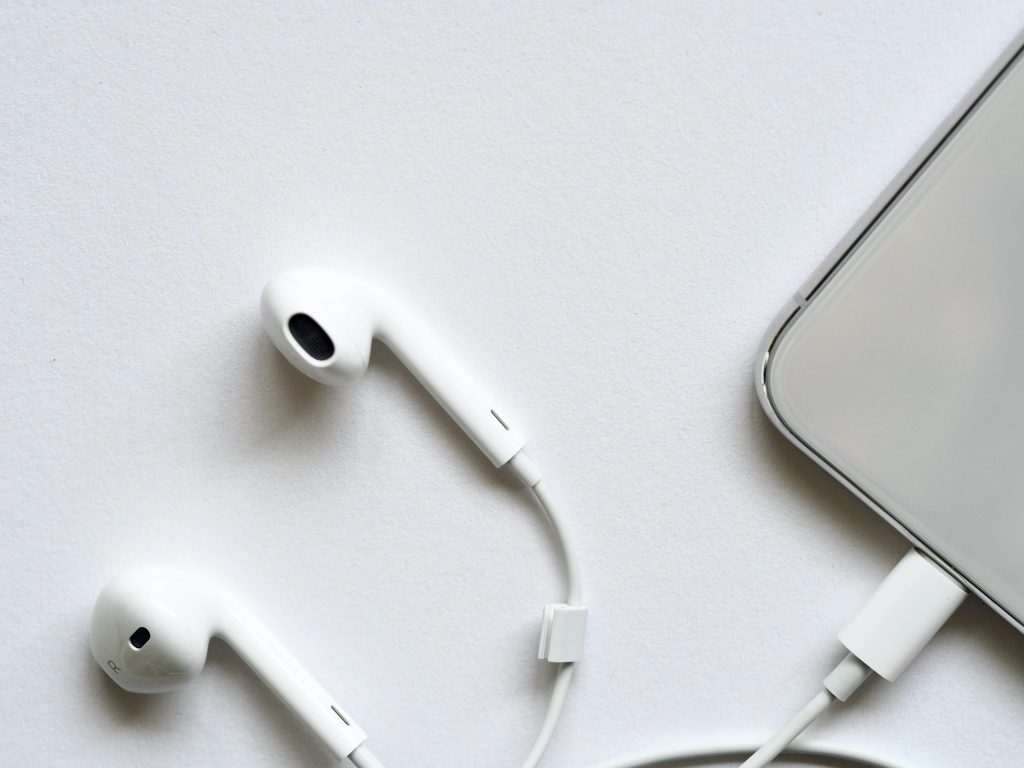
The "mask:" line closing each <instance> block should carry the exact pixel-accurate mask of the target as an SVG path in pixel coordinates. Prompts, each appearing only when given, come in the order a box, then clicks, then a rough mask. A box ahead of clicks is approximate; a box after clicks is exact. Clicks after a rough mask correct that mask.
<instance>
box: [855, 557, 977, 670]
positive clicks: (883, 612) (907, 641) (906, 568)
mask: <svg viewBox="0 0 1024 768" xmlns="http://www.w3.org/2000/svg"><path fill="white" fill-rule="evenodd" d="M966 596H967V592H966V591H965V590H964V588H963V587H961V586H960V583H959V582H957V581H956V580H955V579H953V577H952V576H950V575H949V574H947V573H946V572H945V571H943V570H942V569H941V568H939V566H937V565H936V564H935V563H933V562H932V561H931V560H929V559H928V558H926V557H925V556H924V555H922V554H921V553H919V552H917V551H916V550H911V551H910V552H908V553H907V555H906V556H905V557H904V558H903V559H902V560H901V561H900V562H899V564H898V565H897V566H896V567H895V568H893V570H892V572H891V573H890V574H889V575H888V576H887V577H886V578H885V581H883V582H882V583H881V585H879V587H878V589H876V590H875V592H874V594H873V595H872V596H871V598H870V599H869V600H868V602H867V603H866V604H865V605H864V607H863V608H862V609H861V610H860V612H859V613H858V614H857V615H856V616H854V617H853V619H852V620H851V621H850V623H849V624H847V625H846V626H845V627H843V629H842V631H841V632H840V633H839V641H840V642H841V643H842V644H843V645H845V646H846V648H847V650H849V651H850V653H852V654H853V655H854V656H856V657H857V658H858V659H860V660H861V661H863V662H864V663H865V664H867V665H868V666H869V667H871V669H873V670H874V671H875V672H876V673H877V674H879V675H881V676H882V677H884V678H885V679H886V680H889V681H890V682H891V681H893V680H895V679H896V678H897V677H899V676H900V674H902V672H903V670H904V669H906V667H907V665H908V664H909V663H910V662H911V661H913V660H914V659H915V658H916V657H917V655H918V654H919V653H920V652H921V650H922V649H923V648H924V647H925V646H926V645H927V644H928V641H929V640H931V639H932V638H933V637H934V636H935V633H936V632H938V631H939V630H940V629H942V626H943V625H944V624H945V623H946V621H948V620H949V617H950V616H952V615H953V612H954V611H956V609H957V608H958V607H959V606H960V603H962V602H963V601H964V598H965V597H966Z"/></svg>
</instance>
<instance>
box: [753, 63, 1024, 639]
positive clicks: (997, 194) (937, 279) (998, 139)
mask: <svg viewBox="0 0 1024 768" xmlns="http://www.w3.org/2000/svg"><path fill="white" fill-rule="evenodd" d="M1021 60H1022V55H1021V54H1020V53H1018V55H1017V56H1016V58H1015V59H1014V60H1013V61H1012V62H1011V63H1010V64H1009V65H1008V67H1007V68H1006V69H1004V70H1003V72H1002V74H1001V75H1000V77H999V78H998V79H997V80H996V81H995V83H994V84H993V85H992V86H991V87H990V88H989V89H988V90H987V91H986V92H985V93H984V95H983V96H982V97H981V98H980V99H979V101H978V102H977V103H976V104H975V105H974V107H973V108H972V109H971V110H970V111H969V112H968V113H967V115H966V116H965V117H964V118H963V119H962V120H961V121H960V123H959V124H958V125H957V127H956V128H955V129H954V130H953V131H952V132H951V133H950V135H949V136H948V137H947V138H946V139H945V141H944V142H943V143H942V144H940V145H939V147H938V149H937V150H936V151H935V152H933V153H932V155H931V156H930V157H929V158H928V160H927V161H926V162H925V163H924V165H923V166H922V167H921V168H920V169H919V170H918V172H917V173H916V174H915V175H914V176H913V177H912V178H911V180H910V181H909V182H908V183H907V184H906V185H905V186H904V187H903V189H902V190H901V191H900V193H899V194H898V195H897V197H896V198H894V200H893V201H892V203H891V204H890V205H889V206H888V207H887V208H886V209H885V210H884V211H883V213H882V214H881V215H880V216H879V217H878V218H877V219H876V220H875V221H874V222H873V223H872V225H871V226H870V227H869V229H868V230H867V231H866V232H865V233H864V234H863V235H862V237H861V238H860V239H859V240H858V241H857V242H856V243H855V244H854V245H853V247H852V248H851V249H850V250H849V251H848V252H847V254H846V255H845V256H844V257H843V259H842V260H841V261H840V262H839V264H838V266H837V268H836V269H835V270H834V271H833V272H832V274H831V275H830V277H829V278H828V279H827V280H826V281H825V282H824V283H822V284H821V285H820V286H819V287H818V288H817V289H816V291H815V292H814V293H813V294H812V295H811V297H810V298H809V300H808V301H807V304H806V305H805V306H804V307H803V308H802V309H801V310H800V311H799V312H797V314H796V315H795V317H794V319H793V320H792V321H790V323H789V324H788V325H787V326H786V327H785V328H784V330H783V331H782V333H781V335H780V336H779V337H778V338H777V340H776V342H775V346H774V347H773V349H772V351H771V353H770V356H769V363H768V370H767V375H766V382H767V393H768V397H769V399H770V400H771V402H772V405H773V407H774V409H775V411H776V413H777V414H778V416H779V418H780V419H781V420H782V421H783V422H784V424H785V425H786V426H787V427H788V428H789V429H790V430H791V432H792V433H793V434H794V435H795V436H796V437H797V438H798V439H800V440H801V441H802V442H804V443H805V445H806V446H807V447H808V448H809V449H810V450H812V451H813V452H815V453H817V454H818V456H819V457H820V458H822V459H823V460H824V461H825V462H826V463H828V464H829V465H831V467H832V468H833V469H834V471H835V472H837V473H839V474H840V475H842V476H843V477H844V478H845V479H846V480H847V481H848V482H850V483H852V484H853V485H855V486H856V487H857V488H858V489H859V490H861V491H862V492H863V493H864V494H865V495H866V496H868V497H869V498H870V499H871V500H873V501H874V502H875V503H876V504H877V506H879V507H881V508H882V509H883V510H884V511H885V512H887V513H888V514H889V515H890V516H891V517H892V518H894V519H895V520H896V521H897V522H898V523H900V524H901V525H902V526H903V527H905V528H906V529H908V530H909V531H910V532H911V533H912V534H913V535H914V536H915V537H916V538H917V539H919V540H920V541H921V542H923V543H924V544H925V545H926V546H928V547H929V548H930V549H931V550H932V551H933V552H935V553H936V554H937V555H939V556H940V557H942V558H943V559H944V560H945V561H946V562H947V563H948V564H949V565H951V566H952V567H953V568H954V569H956V570H958V571H959V572H960V573H961V574H963V575H964V576H965V577H966V578H967V579H968V580H969V581H971V582H972V583H973V584H974V585H975V587H977V588H978V589H979V590H980V591H982V592H983V593H985V595H986V596H987V597H989V599H991V600H992V601H993V602H995V603H997V604H998V605H999V606H1000V607H1002V608H1003V609H1004V610H1005V611H1006V612H1008V613H1010V614H1011V615H1012V616H1013V617H1015V618H1016V619H1017V621H1018V623H1022V619H1024V65H1022V64H1021Z"/></svg>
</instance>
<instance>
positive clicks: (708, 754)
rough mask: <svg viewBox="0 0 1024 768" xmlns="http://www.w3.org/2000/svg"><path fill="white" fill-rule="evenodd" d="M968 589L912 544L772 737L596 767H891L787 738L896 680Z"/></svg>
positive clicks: (848, 626)
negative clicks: (874, 679)
mask: <svg viewBox="0 0 1024 768" xmlns="http://www.w3.org/2000/svg"><path fill="white" fill-rule="evenodd" d="M966 596H967V592H966V591H965V590H964V588H963V587H962V586H961V585H960V584H959V583H958V582H957V581H955V580H954V579H953V578H952V577H951V576H950V575H949V574H947V573H946V572H945V571H944V570H943V569H942V568H940V567H939V566H938V565H936V564H935V563H934V562H932V561H931V560H930V559H929V558H927V557H926V556H925V555H922V554H921V553H920V552H918V551H917V550H911V551H910V552H908V553H907V554H906V556H904V558H903V559H902V560H901V561H900V562H899V564H897V566H896V567H895V568H894V569H893V570H892V571H891V572H890V573H889V575H888V576H887V577H886V578H885V580H884V581H883V582H882V584H881V585H880V586H879V587H878V589H876V590H875V592H874V594H872V595H871V597H870V598H869V599H868V601H867V603H865V604H864V606H863V607H862V608H861V609H860V611H859V612H858V613H857V615H855V616H854V617H853V619H852V620H851V621H850V622H849V623H848V624H847V625H846V626H845V627H844V628H843V630H842V631H841V632H840V633H839V640H840V641H841V642H842V643H843V645H845V646H846V648H847V650H848V651H849V653H848V654H847V655H846V657H845V658H844V659H843V660H842V661H841V662H840V663H839V665H838V666H836V668H835V669H834V670H832V672H831V673H829V675H828V676H827V677H826V678H825V681H824V690H823V691H821V692H820V693H819V694H817V695H816V696H815V697H814V698H813V699H811V701H810V703H808V704H807V706H805V707H804V708H803V709H801V710H800V711H799V712H798V713H797V714H796V715H794V716H793V717H792V718H791V719H790V720H789V722H787V723H786V725H784V726H783V727H782V728H781V729H780V730H779V731H778V733H776V734H775V735H774V736H773V737H772V738H771V739H769V740H768V741H767V742H765V743H764V744H763V745H762V746H761V747H760V748H758V749H757V750H756V751H754V754H753V755H750V756H749V757H746V756H747V755H749V754H750V752H751V751H753V750H742V749H739V748H722V749H711V750H703V751H701V750H677V751H670V752H662V753H658V754H653V755H644V756H629V757H625V758H621V759H618V760H611V761H608V762H604V763H600V764H599V765H596V766H593V768H668V767H669V766H697V765H707V764H714V763H722V762H725V761H727V760H742V759H744V758H745V757H746V762H744V763H743V764H742V765H741V766H740V768H764V766H767V765H769V764H770V763H771V762H772V761H773V760H774V759H775V758H776V757H778V756H779V755H785V756H786V757H788V758H794V757H796V758H800V757H806V758H809V759H818V760H825V761H830V762H831V763H832V764H833V765H837V766H860V767H861V768H891V767H890V766H887V765H886V764H885V763H883V762H881V761H879V760H877V759H874V758H869V757H865V756H863V755H858V754H855V753H853V752H847V751H837V750H831V749H828V750H821V749H815V750H810V749H800V748H796V749H794V748H793V747H790V746H789V745H790V743H791V742H792V741H793V740H794V739H795V738H796V737H797V736H799V735H800V734H801V733H802V732H803V731H804V729H806V728H807V727H808V726H809V725H811V723H813V722H814V721H815V720H816V719H817V718H818V717H820V716H821V714H822V713H823V712H825V711H826V710H827V709H828V708H829V706H831V705H832V703H833V702H836V701H846V700H847V699H848V698H849V697H850V696H852V695H853V693H854V691H856V690H857V689H858V688H859V687H860V686H861V685H862V684H863V683H864V681H865V680H867V679H868V678H869V677H871V675H872V674H873V673H877V674H878V675H879V676H881V677H883V678H885V679H886V680H889V681H890V682H891V681H893V680H895V679H896V678H897V677H899V675H900V674H901V673H902V672H903V670H904V669H906V667H907V665H908V664H910V662H911V661H913V660H914V658H916V657H917V655H918V654H919V653H920V652H921V650H922V649H923V648H924V647H925V646H926V645H927V644H928V642H929V641H930V640H931V639H932V637H934V636H935V633H936V632H938V631H939V629H941V628H942V627H943V625H945V623H946V622H947V621H948V620H949V618H950V616H952V615H953V613H955V612H956V609H957V608H958V607H959V606H960V604H961V603H962V602H963V601H964V598H965V597H966Z"/></svg>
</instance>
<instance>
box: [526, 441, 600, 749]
mask: <svg viewBox="0 0 1024 768" xmlns="http://www.w3.org/2000/svg"><path fill="white" fill-rule="evenodd" d="M508 466H509V469H510V470H511V471H512V473H513V474H514V475H515V476H516V477H517V478H518V479H519V480H520V481H521V482H522V483H523V485H525V486H526V487H527V488H529V489H530V491H531V492H532V493H533V495H534V497H535V498H536V499H537V503H538V504H539V505H540V507H541V509H543V510H544V513H545V514H546V515H547V517H548V521H549V522H550V523H551V529H552V531H553V532H554V534H555V540H556V541H557V542H558V548H559V551H560V553H561V555H562V561H563V562H564V564H565V578H566V600H565V602H566V603H567V604H569V605H576V606H578V605H581V604H582V599H583V597H582V595H583V585H582V577H581V575H580V564H579V558H578V557H577V556H576V542H575V540H574V539H573V535H572V529H571V528H570V526H569V525H568V523H567V521H566V519H565V517H564V516H563V515H562V513H561V511H560V510H559V508H558V505H557V504H556V503H555V501H554V499H553V498H552V497H551V494H550V493H548V490H547V486H546V485H545V484H544V481H543V480H542V479H541V473H540V470H538V469H537V467H536V465H534V463H533V462H532V461H530V459H529V457H527V455H526V454H525V453H523V452H522V451H520V452H519V453H517V454H516V455H515V456H513V457H512V460H511V461H509V463H508ZM573 670H574V665H573V664H561V665H559V668H558V672H557V673H556V675H555V683H554V686H553V687H552V689H551V698H550V699H549V701H548V711H547V713H546V714H545V716H544V722H543V723H541V727H540V732H539V733H538V734H537V738H536V739H535V740H534V742H533V747H531V749H530V752H529V753H528V754H527V756H526V759H525V760H524V761H523V763H522V768H536V766H537V765H539V764H540V761H541V758H542V757H543V756H544V752H545V750H546V749H547V748H548V744H550V743H551V737H552V736H553V735H554V733H555V726H556V725H558V719H559V718H560V717H561V714H562V708H563V706H564V705H565V699H566V697H567V696H568V694H569V684H570V683H571V682H572V674H573Z"/></svg>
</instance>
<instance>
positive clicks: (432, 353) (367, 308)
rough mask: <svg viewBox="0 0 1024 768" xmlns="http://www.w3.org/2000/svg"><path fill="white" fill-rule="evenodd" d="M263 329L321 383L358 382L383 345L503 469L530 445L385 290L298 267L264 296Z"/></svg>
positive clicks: (320, 269) (339, 274) (330, 271)
mask: <svg viewBox="0 0 1024 768" xmlns="http://www.w3.org/2000/svg"><path fill="white" fill-rule="evenodd" d="M260 308H261V310H262V314H263V327H264V328H265V329H266V331H267V334H268V335H269V336H270V338H271V340H272V341H273V342H274V346H276V347H277V348H278V349H279V350H280V351H281V354H283V355H284V356H285V357H286V358H287V359H288V360H289V362H291V364H292V365H294V366H295V367H296V368H298V369H299V370H300V371H302V372H303V373H304V374H306V375H307V376H309V377H311V378H313V379H316V380H317V381H319V382H322V383H324V384H330V385H337V384H340V383H342V382H343V381H347V380H351V379H355V378H358V377H359V376H361V375H362V374H363V373H364V372H365V371H366V367H367V365H368V364H369V362H370V344H371V342H372V341H373V339H375V338H376V339H380V340H381V341H382V342H384V343H385V344H386V345H387V346H388V347H389V348H390V349H391V351H392V352H394V353H395V355H397V356H398V358H399V359H400V360H401V361H402V362H403V363H404V364H405V366H406V367H407V368H408V369H409V370H410V371H411V372H412V374H413V375H414V376H415V377H416V378H417V379H418V380H419V381H420V383H421V384H423V386H424V387H426V389H427V391H428V392H430V394H431V395H433V396H434V398H435V399H436V400H437V401H438V402H439V403H440V404H441V406H442V407H443V408H444V409H445V410H446V411H447V412H448V414H449V415H450V416H451V417H452V418H453V419H455V421H456V423H457V424H458V425H459V426H460V427H462V429H463V430H464V431H465V432H466V434H467V435H469V437H470V438H471V439H472V440H473V442H474V443H476V444H477V446H479V448H480V450H481V451H483V452H484V454H486V456H487V458H488V459H490V460H491V462H493V464H494V466H496V467H500V466H502V465H504V464H505V463H506V462H508V460H509V459H511V458H512V457H513V456H515V455H516V454H517V453H518V452H519V451H520V450H522V448H523V446H524V445H525V442H526V441H525V440H524V439H523V438H522V437H520V436H519V435H518V434H516V432H515V430H513V429H512V428H511V427H510V426H509V424H508V423H507V422H506V420H505V419H504V418H503V417H502V416H501V410H500V409H499V408H498V406H497V404H496V403H495V401H494V399H493V398H492V397H491V396H490V395H489V394H487V393H486V392H484V391H483V390H481V389H480V387H479V386H478V385H477V383H476V381H474V379H473V378H472V377H471V376H470V375H469V374H468V373H467V372H466V371H465V370H464V369H463V367H462V365H461V364H460V363H459V361H458V359H457V358H456V357H455V356H454V355H453V354H452V353H451V352H450V351H449V350H448V349H447V347H446V346H445V345H444V343H443V342H442V341H441V339H439V338H438V337H437V336H436V335H434V334H433V333H431V332H430V331H429V330H428V329H427V328H426V327H425V326H424V325H423V323H422V322H421V321H420V320H419V319H418V318H417V317H415V316H414V315H412V314H410V313H409V311H408V310H407V309H406V308H405V307H404V306H402V305H401V304H400V303H399V302H397V301H395V300H394V299H393V298H392V297H390V296H389V295H388V294H387V293H385V292H384V291H381V290H379V289H378V288H376V287H375V286H373V285H370V284H369V283H365V282H362V281H359V280H355V279H353V278H351V277H349V276H348V275H346V274H345V273H344V272H340V271H338V270H336V269H331V268H328V267H299V268H297V269H292V270H289V271H288V272H285V273H283V274H281V275H278V276H277V277H275V278H274V279H273V280H271V281H270V282H269V283H268V284H267V287H266V288H264V289H263V297H262V299H261V301H260Z"/></svg>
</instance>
